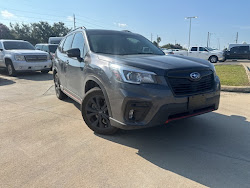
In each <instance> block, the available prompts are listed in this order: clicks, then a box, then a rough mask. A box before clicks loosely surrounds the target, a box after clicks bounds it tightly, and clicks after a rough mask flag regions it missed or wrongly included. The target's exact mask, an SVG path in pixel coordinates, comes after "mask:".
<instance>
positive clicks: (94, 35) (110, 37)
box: [87, 31, 165, 55]
mask: <svg viewBox="0 0 250 188" xmlns="http://www.w3.org/2000/svg"><path fill="white" fill-rule="evenodd" d="M87 34H88V39H89V43H90V49H91V51H93V52H95V53H103V54H112V55H135V54H153V55H165V54H164V52H162V51H161V50H160V49H159V48H157V47H156V46H155V45H154V44H152V43H151V42H150V41H149V40H147V39H146V38H144V37H143V36H141V35H136V34H131V33H128V34H127V33H123V32H101V31H100V32H98V31H95V32H91V31H90V32H89V31H88V32H87Z"/></svg>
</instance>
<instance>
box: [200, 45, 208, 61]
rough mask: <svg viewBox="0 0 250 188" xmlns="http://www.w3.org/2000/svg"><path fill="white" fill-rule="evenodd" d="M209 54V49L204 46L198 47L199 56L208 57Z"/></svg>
mask: <svg viewBox="0 0 250 188" xmlns="http://www.w3.org/2000/svg"><path fill="white" fill-rule="evenodd" d="M209 56H210V53H209V51H208V50H207V49H206V48H204V47H199V58H201V59H208V58H209Z"/></svg>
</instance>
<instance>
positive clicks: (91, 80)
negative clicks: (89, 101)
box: [82, 75, 112, 117]
mask: <svg viewBox="0 0 250 188" xmlns="http://www.w3.org/2000/svg"><path fill="white" fill-rule="evenodd" d="M94 87H99V88H100V89H101V90H102V92H103V95H104V97H105V100H106V102H107V106H108V110H109V114H110V116H111V117H112V111H111V106H110V102H109V97H108V94H107V91H106V89H105V86H104V84H103V82H102V81H101V80H100V79H98V78H97V77H96V76H94V75H90V76H88V77H87V78H86V81H85V84H84V87H83V88H84V97H83V100H84V98H85V94H86V93H87V92H88V91H89V90H90V89H92V88H94ZM83 100H82V101H83Z"/></svg>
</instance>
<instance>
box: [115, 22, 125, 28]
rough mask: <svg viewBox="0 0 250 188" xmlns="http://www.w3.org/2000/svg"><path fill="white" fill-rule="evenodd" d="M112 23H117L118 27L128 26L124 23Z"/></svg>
mask: <svg viewBox="0 0 250 188" xmlns="http://www.w3.org/2000/svg"><path fill="white" fill-rule="evenodd" d="M114 24H115V25H117V26H118V27H128V25H127V24H125V23H116V22H114Z"/></svg>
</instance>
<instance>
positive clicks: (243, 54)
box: [225, 45, 250, 59]
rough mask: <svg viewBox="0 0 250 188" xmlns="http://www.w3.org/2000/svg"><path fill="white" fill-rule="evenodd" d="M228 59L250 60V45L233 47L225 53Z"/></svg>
mask: <svg viewBox="0 0 250 188" xmlns="http://www.w3.org/2000/svg"><path fill="white" fill-rule="evenodd" d="M225 58H226V59H250V49H249V45H237V46H233V47H232V48H230V49H229V50H227V51H225Z"/></svg>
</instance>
